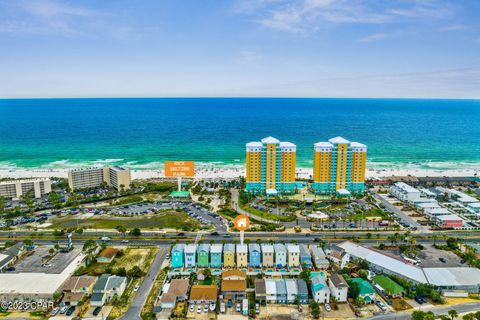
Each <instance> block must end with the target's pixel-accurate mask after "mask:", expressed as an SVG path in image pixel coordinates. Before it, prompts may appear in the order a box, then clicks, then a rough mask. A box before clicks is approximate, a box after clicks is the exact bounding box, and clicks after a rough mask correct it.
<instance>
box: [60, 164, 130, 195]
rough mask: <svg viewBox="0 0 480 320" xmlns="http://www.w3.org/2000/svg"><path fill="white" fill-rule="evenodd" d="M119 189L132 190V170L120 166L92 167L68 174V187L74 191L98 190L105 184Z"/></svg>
mask: <svg viewBox="0 0 480 320" xmlns="http://www.w3.org/2000/svg"><path fill="white" fill-rule="evenodd" d="M104 182H105V183H106V184H107V185H109V186H111V187H113V188H115V189H117V190H121V189H122V188H123V189H124V190H128V189H130V182H131V174H130V170H129V169H126V168H122V167H119V166H112V167H103V168H98V167H91V168H81V169H75V170H71V171H69V172H68V186H69V187H70V189H72V190H77V189H82V188H96V187H99V186H101V185H102V184H103V183H104Z"/></svg>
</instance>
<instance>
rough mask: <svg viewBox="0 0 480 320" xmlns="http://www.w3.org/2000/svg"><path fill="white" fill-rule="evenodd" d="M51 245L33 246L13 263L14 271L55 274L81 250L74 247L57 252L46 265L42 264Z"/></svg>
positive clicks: (60, 271)
mask: <svg viewBox="0 0 480 320" xmlns="http://www.w3.org/2000/svg"><path fill="white" fill-rule="evenodd" d="M51 248H53V246H42V247H37V248H35V250H34V252H33V253H32V254H31V255H29V256H27V257H25V258H24V259H22V260H20V261H19V262H18V263H16V264H15V272H19V273H20V272H28V273H49V274H57V273H62V271H63V270H64V269H65V268H66V267H67V266H68V265H69V264H70V263H71V262H72V261H73V259H75V258H76V257H77V256H78V255H79V254H80V252H81V248H74V249H73V250H72V251H70V252H58V253H57V254H56V255H55V256H54V257H53V258H52V259H51V260H50V261H48V265H50V266H48V267H47V266H44V264H45V263H46V262H47V261H46V259H47V257H48V256H49V252H48V251H49V250H50V249H51Z"/></svg>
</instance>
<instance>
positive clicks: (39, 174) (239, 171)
mask: <svg viewBox="0 0 480 320" xmlns="http://www.w3.org/2000/svg"><path fill="white" fill-rule="evenodd" d="M312 171H313V169H311V168H297V178H302V179H308V178H311V175H312ZM476 174H477V175H478V174H480V168H479V169H464V170H459V169H456V170H432V169H414V168H410V169H384V168H381V169H380V168H378V169H377V168H367V172H366V176H367V178H368V179H372V178H383V177H389V176H408V175H411V176H417V177H426V176H428V177H443V176H449V177H470V176H474V175H476ZM67 175H68V169H64V168H62V169H0V178H14V179H19V178H47V177H58V178H67ZM240 176H245V169H244V168H243V167H242V166H234V167H233V166H232V167H212V166H208V167H201V168H197V169H196V170H195V179H199V180H201V179H233V178H237V177H240ZM163 177H164V171H163V170H132V179H149V178H163Z"/></svg>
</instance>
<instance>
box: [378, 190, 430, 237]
mask: <svg viewBox="0 0 480 320" xmlns="http://www.w3.org/2000/svg"><path fill="white" fill-rule="evenodd" d="M374 196H375V198H376V199H378V200H380V202H381V203H382V204H383V205H384V206H385V208H387V210H388V211H390V212H392V213H394V214H395V215H397V216H398V217H399V218H400V219H401V220H402V221H403V222H406V223H408V224H409V225H410V226H411V227H417V228H418V229H420V228H423V227H422V225H421V224H420V223H418V222H417V221H416V220H415V219H413V218H412V217H410V216H409V215H407V214H406V213H405V212H403V211H402V210H400V209H398V208H397V207H395V206H394V205H393V204H391V203H390V202H389V201H388V200H387V199H386V198H385V197H384V196H383V195H381V194H378V193H375V194H374Z"/></svg>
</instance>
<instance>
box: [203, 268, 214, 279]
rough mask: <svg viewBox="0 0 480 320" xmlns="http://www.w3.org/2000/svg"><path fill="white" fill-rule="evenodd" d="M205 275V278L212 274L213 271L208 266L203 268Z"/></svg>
mask: <svg viewBox="0 0 480 320" xmlns="http://www.w3.org/2000/svg"><path fill="white" fill-rule="evenodd" d="M203 275H204V276H205V279H209V278H210V277H211V276H212V271H211V270H210V269H209V268H206V269H204V270H203Z"/></svg>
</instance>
